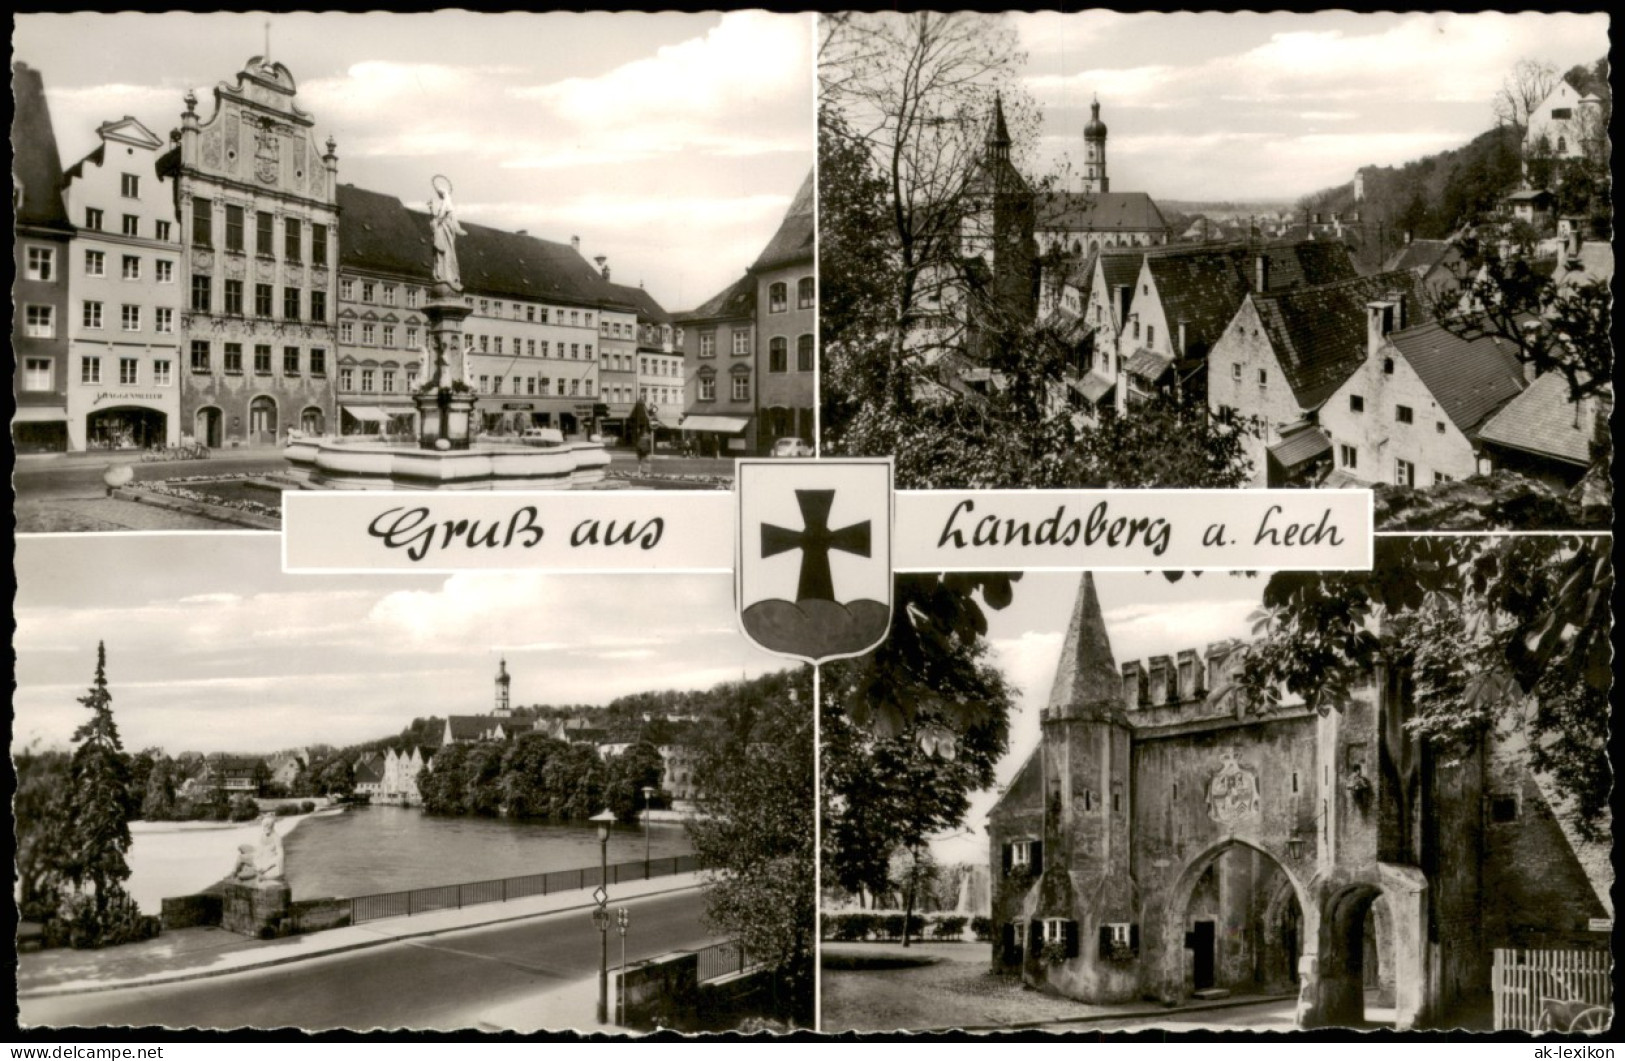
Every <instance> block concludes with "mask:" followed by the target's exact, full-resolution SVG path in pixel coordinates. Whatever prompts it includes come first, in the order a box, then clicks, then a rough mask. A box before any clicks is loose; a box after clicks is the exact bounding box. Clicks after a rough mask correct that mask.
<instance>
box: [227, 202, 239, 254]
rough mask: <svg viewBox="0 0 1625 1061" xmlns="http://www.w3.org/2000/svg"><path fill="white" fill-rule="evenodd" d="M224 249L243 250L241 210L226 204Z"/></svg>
mask: <svg viewBox="0 0 1625 1061" xmlns="http://www.w3.org/2000/svg"><path fill="white" fill-rule="evenodd" d="M226 249H227V250H228V251H240V250H242V249H243V208H242V207H240V206H232V205H231V204H230V203H227V204H226Z"/></svg>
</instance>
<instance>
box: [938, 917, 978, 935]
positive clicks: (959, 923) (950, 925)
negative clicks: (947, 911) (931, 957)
mask: <svg viewBox="0 0 1625 1061" xmlns="http://www.w3.org/2000/svg"><path fill="white" fill-rule="evenodd" d="M969 920H970V918H968V917H960V916H958V915H957V914H956V915H953V916H950V917H944V918H942V919H941V920H940V921H938V922H937V923H936V924H935V925H933V926H932V927H931V934H932V935H933V936H935V937H936V938H937V939H961V938H963V937H964V935H965V924H966V923H967V922H968V921H969Z"/></svg>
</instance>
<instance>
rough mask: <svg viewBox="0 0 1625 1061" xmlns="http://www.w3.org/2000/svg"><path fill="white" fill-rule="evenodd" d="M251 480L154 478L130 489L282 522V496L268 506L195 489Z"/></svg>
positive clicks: (233, 477) (235, 477)
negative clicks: (211, 484) (215, 484)
mask: <svg viewBox="0 0 1625 1061" xmlns="http://www.w3.org/2000/svg"><path fill="white" fill-rule="evenodd" d="M250 478H251V477H250V476H247V475H186V476H180V477H178V478H174V479H154V480H152V481H150V482H138V483H131V484H130V487H129V489H131V490H138V491H141V492H143V493H150V494H157V495H159V496H161V497H172V498H175V499H176V500H179V501H193V502H197V503H199V504H204V505H211V506H214V507H217V508H226V509H231V510H232V511H235V512H245V513H247V514H249V515H251V516H261V517H265V518H268V519H281V518H282V505H281V503H280V502H281V499H280V497H279V498H278V503H277V504H275V505H268V504H265V503H264V502H262V501H250V500H248V499H247V498H240V497H228V496H222V495H221V494H219V493H211V492H209V491H207V490H198V489H195V488H194V486H196V485H202V484H206V483H222V484H223V483H242V482H247V481H249V480H250Z"/></svg>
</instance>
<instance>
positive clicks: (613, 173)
mask: <svg viewBox="0 0 1625 1061" xmlns="http://www.w3.org/2000/svg"><path fill="white" fill-rule="evenodd" d="M265 21H266V19H265V16H263V15H258V14H188V13H170V14H161V15H146V14H129V13H125V14H110V15H85V14H76V15H48V14H47V15H18V16H16V21H15V31H14V34H13V37H12V46H13V49H14V59H15V60H18V61H22V62H26V63H27V64H29V65H30V66H32V67H34V68H36V69H38V70H40V71H41V73H42V75H43V76H44V79H45V86H46V93H47V96H48V98H49V101H50V106H51V112H52V118H53V121H54V124H55V126H56V132H57V140H58V143H59V145H60V147H61V150H62V155H63V162H64V164H70V163H71V162H73V161H74V160H76V159H78V158H81V157H83V155H84V154H86V153H87V152H89V151H90V150H91V149H92V148H94V147H95V145H96V139H95V129H96V126H97V125H99V124H100V123H101V122H104V121H107V120H109V119H114V118H118V117H120V116H122V115H126V114H128V115H132V116H134V117H136V118H137V119H139V120H140V121H141V122H143V123H144V124H145V125H147V126H148V127H149V128H151V129H152V130H153V132H155V133H157V134H158V135H159V136H160V137H167V136H168V134H169V131H170V129H172V128H174V127H175V126H176V125H178V124H179V115H180V113H181V110H182V108H183V104H182V102H181V98H182V96H183V95H184V94H185V92H186V90H187V89H188V88H192V89H195V90H196V91H197V92H198V95H199V97H200V98H201V101H202V102H201V103H200V106H199V110H200V112H201V113H202V114H203V115H204V116H205V118H207V117H208V116H209V115H211V114H212V113H213V110H214V102H213V95H212V92H213V88H214V86H215V85H216V84H217V83H218V82H221V81H227V82H231V83H235V76H236V73H237V71H239V70H241V69H242V68H243V66H244V65H245V64H246V63H247V61H248V59H249V58H250V57H252V56H255V55H259V54H261V53H262V52H263V51H264V50H265V32H266V30H265ZM270 33H271V55H272V58H274V59H276V60H278V61H280V62H282V63H284V64H286V65H287V67H288V69H289V70H290V71H291V72H292V74H293V76H294V79H295V81H296V83H297V84H298V86H299V97H298V99H299V104H300V106H301V107H302V108H303V109H304V110H305V111H307V112H308V113H311V114H312V115H314V117H315V120H316V134H317V137H318V139H319V140H326V138H327V136H328V135H329V134H331V135H332V136H333V137H335V138H336V139H337V141H338V148H339V179H340V180H341V181H342V182H345V183H353V184H356V185H359V186H361V187H364V188H370V189H373V190H375V191H380V192H386V193H389V194H392V195H396V196H399V197H400V198H402V199H404V200H405V201H407V202H408V203H410V204H414V205H416V204H419V203H421V202H422V201H424V200H427V199H428V197H429V179H430V178H431V177H432V176H433V175H434V174H436V173H442V172H443V173H445V174H447V175H448V176H449V177H451V179H452V181H453V183H454V184H455V185H456V188H457V201H458V206H459V209H460V212H461V213H462V216H463V217H464V218H465V219H467V220H470V221H475V222H479V223H482V224H488V225H494V226H496V227H499V228H507V229H526V230H528V231H529V232H531V233H532V234H534V235H537V236H541V237H544V238H548V239H554V240H558V241H566V240H568V239H569V238H570V237H571V236H572V235H578V236H580V237H581V244H582V251H583V253H585V254H586V255H587V256H588V257H589V258H591V257H594V256H596V255H599V254H604V255H607V256H608V258H609V264H610V268H611V270H612V271H613V274H614V279H615V280H616V281H617V282H620V283H627V284H637V283H639V282H642V283H643V284H644V285H645V286H646V287H647V288H648V289H649V290H650V291H651V292H652V293H653V294H654V295H655V297H656V298H657V299H658V300H659V301H660V303H661V304H662V305H663V306H665V307H666V308H667V309H670V310H673V311H676V310H685V309H692V308H694V307H695V306H697V305H698V304H699V303H701V302H703V301H705V300H706V299H707V298H709V297H711V295H713V294H715V293H716V292H717V291H719V290H721V289H722V288H723V287H725V286H726V285H727V284H729V283H731V282H732V281H733V280H734V279H736V278H737V277H738V275H739V273H740V272H742V271H743V270H744V269H745V267H746V266H748V265H749V264H750V263H751V262H752V261H753V260H754V259H755V257H756V255H757V254H758V253H760V251H761V249H762V247H763V246H764V245H765V244H766V242H767V240H768V239H769V238H770V237H771V236H772V234H773V232H774V230H775V229H776V228H777V225H778V222H779V220H780V218H781V217H782V216H783V214H784V211H785V209H786V208H787V207H788V206H789V204H790V200H791V198H792V197H793V196H794V195H795V192H796V189H797V187H798V186H799V185H800V184H801V182H802V180H803V179H805V177H806V175H807V173H808V172H809V171H810V170H811V168H812V164H813V153H814V152H813V95H812V93H813V76H812V67H811V63H812V22H811V18H810V16H788V15H769V14H763V13H760V12H755V13H752V12H735V13H730V14H725V15H717V14H710V15H687V14H663V15H632V14H619V15H576V14H562V15H546V16H540V15H525V14H511V15H484V14H470V13H467V12H456V11H451V12H436V13H433V14H423V15H394V14H385V13H373V14H366V15H349V14H337V15H333V14H329V15H319V14H309V13H305V14H278V15H274V16H271V30H270Z"/></svg>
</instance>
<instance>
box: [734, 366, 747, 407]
mask: <svg viewBox="0 0 1625 1061" xmlns="http://www.w3.org/2000/svg"><path fill="white" fill-rule="evenodd" d="M733 400H734V401H736V402H748V401H750V376H748V375H747V374H745V373H743V372H739V373H736V374H735V375H734V380H733Z"/></svg>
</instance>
